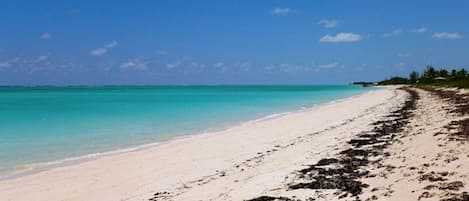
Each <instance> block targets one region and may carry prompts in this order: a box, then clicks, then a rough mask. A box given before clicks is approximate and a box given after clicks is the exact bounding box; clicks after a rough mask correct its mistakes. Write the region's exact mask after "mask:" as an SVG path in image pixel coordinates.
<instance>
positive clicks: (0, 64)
mask: <svg viewBox="0 0 469 201" xmlns="http://www.w3.org/2000/svg"><path fill="white" fill-rule="evenodd" d="M20 62H22V61H21V58H20V57H15V58H12V59H10V60H7V61H0V70H3V69H7V68H10V67H11V66H13V65H14V64H16V63H20Z"/></svg>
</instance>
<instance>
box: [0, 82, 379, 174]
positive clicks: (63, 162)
mask: <svg viewBox="0 0 469 201" xmlns="http://www.w3.org/2000/svg"><path fill="white" fill-rule="evenodd" d="M374 90H383V87H379V86H376V87H375V89H371V90H368V91H364V92H360V93H359V94H354V95H351V96H348V97H344V98H339V99H334V100H330V101H326V102H322V103H314V104H312V105H311V106H307V107H301V108H300V109H295V110H291V111H287V112H279V113H273V114H268V115H265V116H263V117H259V118H256V119H252V120H246V121H241V122H237V123H233V124H229V125H226V126H221V127H220V128H208V129H206V130H204V131H201V132H195V133H191V132H189V133H185V134H179V135H177V136H174V137H169V138H167V139H162V140H159V141H155V142H150V143H145V144H141V145H136V146H129V147H123V148H117V149H113V150H109V151H105V152H96V153H90V154H85V155H80V156H73V157H68V158H64V159H59V160H53V161H44V162H38V163H33V164H24V165H21V166H23V167H24V168H22V169H21V170H19V169H17V170H13V169H12V170H7V171H5V172H2V173H1V174H0V181H2V180H10V179H16V178H19V177H23V176H27V175H31V174H36V173H40V172H43V171H48V170H51V169H54V168H57V167H66V166H70V165H76V164H79V163H83V162H87V161H91V160H96V159H99V158H102V157H106V156H112V155H118V154H123V153H128V152H134V151H140V150H145V149H151V148H154V147H157V146H160V145H161V144H165V143H170V142H172V141H176V140H180V139H186V138H191V137H193V136H197V135H212V134H214V133H219V132H224V131H228V130H230V129H232V128H235V127H239V126H243V125H248V124H253V123H258V122H262V121H265V120H269V119H274V118H279V117H282V116H285V115H289V114H295V113H301V112H308V111H310V110H314V109H315V108H316V107H321V106H325V105H330V104H334V103H338V102H343V101H346V100H349V99H353V98H358V97H360V96H363V95H364V94H366V93H370V92H372V91H374Z"/></svg>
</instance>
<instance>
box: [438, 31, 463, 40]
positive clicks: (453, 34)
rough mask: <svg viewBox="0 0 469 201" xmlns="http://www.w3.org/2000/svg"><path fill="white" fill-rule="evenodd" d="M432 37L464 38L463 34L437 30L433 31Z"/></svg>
mask: <svg viewBox="0 0 469 201" xmlns="http://www.w3.org/2000/svg"><path fill="white" fill-rule="evenodd" d="M432 38H439V39H459V38H462V36H461V35H460V34H459V33H448V32H435V33H433V36H432Z"/></svg>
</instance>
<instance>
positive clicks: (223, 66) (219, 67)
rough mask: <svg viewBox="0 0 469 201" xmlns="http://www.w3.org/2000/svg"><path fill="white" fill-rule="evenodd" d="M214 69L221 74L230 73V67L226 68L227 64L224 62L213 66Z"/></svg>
mask: <svg viewBox="0 0 469 201" xmlns="http://www.w3.org/2000/svg"><path fill="white" fill-rule="evenodd" d="M213 67H214V68H215V69H218V70H219V71H221V72H226V71H228V66H226V64H225V63H223V62H218V63H215V64H213Z"/></svg>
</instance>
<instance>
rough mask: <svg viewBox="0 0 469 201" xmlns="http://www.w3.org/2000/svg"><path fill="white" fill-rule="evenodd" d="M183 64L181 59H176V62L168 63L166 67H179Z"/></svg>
mask: <svg viewBox="0 0 469 201" xmlns="http://www.w3.org/2000/svg"><path fill="white" fill-rule="evenodd" d="M181 64H182V62H181V61H176V62H173V63H169V64H166V68H167V69H173V68H177V67H179V66H180V65H181Z"/></svg>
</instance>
